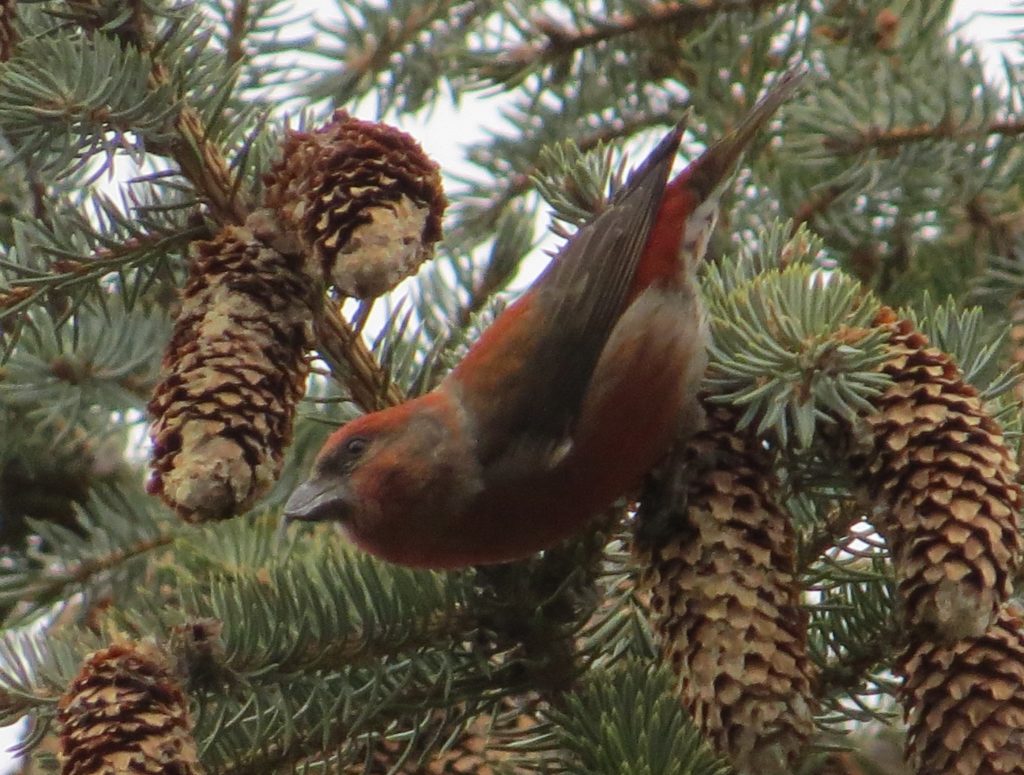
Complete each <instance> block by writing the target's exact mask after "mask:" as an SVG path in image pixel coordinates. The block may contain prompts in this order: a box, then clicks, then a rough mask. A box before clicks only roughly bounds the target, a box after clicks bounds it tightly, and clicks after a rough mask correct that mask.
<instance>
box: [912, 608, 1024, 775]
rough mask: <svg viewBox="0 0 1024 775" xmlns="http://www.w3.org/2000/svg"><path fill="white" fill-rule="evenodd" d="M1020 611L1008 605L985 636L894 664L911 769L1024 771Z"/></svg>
mask: <svg viewBox="0 0 1024 775" xmlns="http://www.w3.org/2000/svg"><path fill="white" fill-rule="evenodd" d="M1022 616H1024V611H1022V610H1021V608H1019V607H1018V606H1016V605H1010V606H1007V607H1006V608H1005V609H1003V610H1002V611H1001V612H1000V613H999V615H998V616H997V618H996V620H995V622H994V623H993V624H992V626H991V627H990V628H989V630H988V631H987V632H985V633H984V634H983V635H981V636H980V637H971V638H967V639H964V640H961V641H958V642H956V643H953V644H950V645H943V644H939V643H934V642H929V643H924V644H921V645H918V646H914V647H911V648H910V649H909V651H908V653H907V654H906V655H904V657H903V659H902V660H901V663H900V665H899V666H898V668H897V671H898V672H899V673H900V674H901V675H902V676H903V678H904V685H903V689H902V702H903V707H904V714H905V716H906V720H907V725H908V732H907V759H908V761H909V763H910V765H911V768H912V769H913V771H914V772H917V773H921V775H925V774H926V773H927V775H932V773H942V775H1011V773H1012V774H1013V775H1024V632H1022V628H1024V619H1022Z"/></svg>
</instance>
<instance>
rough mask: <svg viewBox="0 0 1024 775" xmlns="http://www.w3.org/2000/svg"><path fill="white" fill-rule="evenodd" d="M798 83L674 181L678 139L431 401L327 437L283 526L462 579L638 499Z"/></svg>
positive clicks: (687, 417)
mask: <svg viewBox="0 0 1024 775" xmlns="http://www.w3.org/2000/svg"><path fill="white" fill-rule="evenodd" d="M799 80H800V78H799V76H797V75H793V74H790V75H787V76H785V77H783V79H782V80H781V81H780V83H779V85H778V86H777V87H776V88H774V89H773V90H772V91H771V92H770V93H769V94H768V95H767V96H766V97H764V98H763V99H762V100H761V101H760V102H759V103H758V104H757V106H755V107H754V109H753V110H752V111H751V112H750V113H749V114H748V115H746V116H745V117H744V118H743V119H741V120H740V122H739V123H738V124H737V125H736V127H735V128H734V129H733V130H732V131H731V132H730V133H729V134H728V135H727V136H726V137H724V138H723V139H721V140H720V141H718V142H716V143H714V144H713V145H712V146H711V147H710V148H708V149H707V150H706V151H705V152H704V153H703V154H702V155H701V156H700V157H699V158H697V159H696V160H695V161H694V162H692V163H691V164H690V165H689V166H687V167H686V169H684V170H683V171H682V172H681V173H680V174H679V175H678V176H676V177H675V178H674V179H673V180H672V181H671V182H666V181H667V180H668V176H669V172H670V170H671V167H672V162H673V159H674V158H675V154H676V150H677V148H678V146H679V142H680V139H681V135H682V128H681V127H676V128H675V129H673V130H672V131H671V132H669V134H668V135H667V136H666V137H665V138H664V139H663V140H662V141H661V142H660V143H659V144H658V146H657V147H656V148H655V149H654V151H652V152H651V154H650V155H649V156H648V157H647V159H646V160H645V161H644V162H643V163H642V164H641V165H640V166H639V168H637V169H636V170H635V171H634V172H633V173H632V175H631V176H630V178H629V180H628V181H627V183H626V185H625V186H623V187H622V189H620V190H619V191H618V192H617V194H616V195H615V196H614V197H613V199H612V201H611V203H610V204H609V205H608V207H607V208H606V209H605V210H603V211H602V212H601V213H600V214H599V215H598V216H597V217H596V218H594V219H593V220H592V221H591V222H590V223H588V224H587V225H586V226H584V227H582V228H581V229H580V230H579V231H578V232H577V233H576V234H575V235H573V237H572V238H570V239H569V240H568V241H567V242H566V243H565V244H564V246H563V247H562V249H561V250H560V251H559V252H558V253H557V254H556V255H555V256H554V258H553V259H552V260H551V263H550V264H549V265H548V267H547V268H546V270H545V271H544V272H543V273H542V274H541V275H540V276H539V277H538V278H537V280H536V281H535V282H534V283H533V284H532V285H531V286H530V288H529V289H528V290H527V291H526V292H525V293H524V294H523V295H522V296H521V297H520V298H519V299H517V300H516V301H515V302H514V303H513V304H511V305H510V306H509V307H508V308H507V309H506V310H505V311H504V312H503V313H502V314H501V315H500V316H499V317H498V318H497V319H496V320H495V321H494V323H493V324H492V325H491V326H490V327H489V328H488V329H487V330H486V331H485V332H484V333H483V335H482V336H481V337H480V338H479V340H478V341H477V342H476V343H475V344H474V346H473V347H472V348H471V349H470V350H469V352H468V353H467V354H466V356H465V358H464V359H463V360H462V361H461V362H460V363H459V364H458V365H457V366H456V367H455V368H454V369H453V370H452V372H451V373H450V374H449V375H448V376H447V377H446V378H445V379H444V380H443V381H442V382H441V383H440V384H439V385H438V386H437V387H436V388H435V389H434V390H432V391H431V392H429V393H427V394H425V395H422V396H420V397H417V398H414V399H412V400H410V401H406V402H405V403H402V404H400V405H398V406H395V407H392V408H389V409H385V410H383V411H379V412H374V413H372V414H367V415H364V416H362V417H359V418H357V419H355V420H353V421H351V422H349V423H347V424H346V425H344V426H342V427H341V428H340V429H338V430H337V431H336V432H335V433H334V434H333V435H331V437H330V438H329V439H328V440H327V442H326V444H325V445H324V447H323V449H322V450H321V452H320V454H319V455H318V457H317V459H316V463H315V464H314V467H313V472H312V475H311V476H310V478H309V479H308V480H307V481H306V482H304V483H303V484H301V485H300V486H299V487H298V488H297V489H296V490H295V492H294V493H292V496H291V498H289V500H288V503H287V505H286V506H285V514H286V517H287V518H288V519H291V520H295V519H298V520H336V521H338V522H340V523H341V524H342V525H343V526H344V529H345V531H346V532H347V534H348V535H349V536H350V538H351V539H352V540H353V541H354V542H355V543H356V544H357V545H359V546H360V547H362V548H363V549H365V550H366V551H368V552H370V553H372V554H375V555H377V556H379V557H382V558H384V559H387V560H390V561H392V562H397V563H402V564H404V565H412V566H423V567H432V568H453V567H459V566H465V565H472V564H481V563H495V562H505V561H509V560H515V559H518V558H522V557H525V556H527V555H530V554H532V553H534V552H537V551H539V550H542V549H545V548H547V547H550V546H552V545H553V544H555V543H556V542H558V541H560V540H561V539H564V538H566V537H568V536H571V535H573V534H574V533H576V532H578V531H579V530H580V529H581V528H582V527H583V526H584V525H586V523H587V522H588V520H590V519H591V518H592V517H593V516H595V515H596V514H598V513H599V512H601V511H602V510H603V509H604V508H606V507H607V506H609V505H610V504H611V503H612V502H613V501H614V500H615V499H617V498H619V497H621V496H623V495H625V494H627V493H629V492H630V491H631V489H633V488H635V487H637V486H638V485H639V483H640V482H641V479H642V478H643V476H644V474H645V473H647V472H648V471H649V470H650V469H651V468H652V467H653V466H654V465H655V464H656V463H657V462H658V460H659V459H660V458H662V457H663V456H664V455H665V454H666V452H667V451H668V449H669V447H670V446H671V445H672V443H673V441H674V440H675V439H676V438H677V437H679V436H680V434H681V433H686V432H692V431H693V430H695V428H696V426H697V424H698V423H699V411H698V409H697V407H696V401H695V399H696V394H697V391H698V386H699V383H700V380H701V377H702V375H703V372H704V367H705V364H706V355H705V344H706V341H707V336H708V332H707V325H706V322H705V319H704V314H703V311H702V308H701V303H700V298H699V294H698V290H697V280H696V273H697V268H698V265H699V264H700V261H701V259H702V258H703V256H704V252H705V249H706V247H707V242H708V238H709V236H710V233H711V230H712V228H713V227H714V223H715V219H716V217H717V213H718V202H719V198H720V194H721V192H722V190H723V189H724V187H725V186H724V183H725V181H727V180H728V179H729V177H730V173H731V171H732V169H733V168H734V166H735V164H736V161H737V159H738V158H739V156H740V155H741V154H742V152H743V150H744V149H745V148H746V146H747V145H748V144H749V142H750V140H751V138H752V137H753V136H754V135H755V134H756V133H757V132H758V130H760V129H761V127H763V125H764V124H765V123H766V122H767V120H768V119H769V118H770V117H771V115H772V114H773V113H774V112H775V110H776V109H777V108H778V106H779V105H780V104H781V103H782V102H783V101H785V99H787V98H788V96H789V95H790V94H791V92H792V91H793V89H794V88H795V86H796V83H797V82H798V81H799Z"/></svg>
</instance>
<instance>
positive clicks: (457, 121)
mask: <svg viewBox="0 0 1024 775" xmlns="http://www.w3.org/2000/svg"><path fill="white" fill-rule="evenodd" d="M1012 5H1013V0H959V2H957V3H956V6H955V11H954V17H955V19H956V20H957V21H959V22H965V23H966V27H965V29H964V31H963V34H964V35H965V36H966V37H968V38H969V39H972V40H975V41H978V42H980V43H982V44H983V51H984V56H985V61H986V65H987V67H988V71H989V74H990V76H991V77H993V78H998V77H1000V72H1001V64H1000V61H1001V60H1000V57H1001V56H1003V55H1006V56H1007V57H1009V58H1010V59H1013V60H1020V59H1021V58H1022V56H1024V49H1022V46H1021V43H1020V42H1019V41H1020V34H1021V33H1020V31H1019V30H1016V29H1015V27H1016V26H1018V25H1017V21H1016V20H1007V19H1006V18H1005V17H1001V16H999V13H1000V12H1003V11H1006V10H1008V9H1010V8H1011V6H1012ZM295 6H296V9H302V8H303V7H305V8H309V9H310V12H313V10H314V9H315V10H316V13H317V14H318V15H321V14H323V13H324V12H325V8H327V7H329V6H333V4H331V3H325V2H322V1H321V0H298V1H297V2H296V3H295ZM1015 32H1017V33H1018V41H1017V42H1014V41H1010V40H1007V39H1008V38H1009V37H1010V36H1011V35H1013V34H1014V33H1015ZM498 125H500V117H499V116H498V115H497V113H496V111H495V108H494V105H493V103H492V104H490V105H489V104H488V101H487V100H485V99H480V98H477V97H473V96H470V97H467V98H464V99H463V100H462V102H461V104H460V107H459V109H458V111H456V110H455V109H454V108H453V107H452V105H451V104H450V102H448V101H444V100H441V101H439V104H438V106H437V107H436V108H434V109H433V110H432V111H430V112H429V115H427V112H424V114H422V115H421V116H419V117H412V118H410V117H405V118H403V119H402V120H401V122H400V126H401V128H402V129H404V130H406V131H408V132H410V133H411V134H412V135H413V136H414V137H416V138H417V139H418V140H419V141H420V142H421V143H422V144H423V146H424V148H425V149H426V151H427V153H428V154H429V155H430V156H431V157H432V158H433V159H434V160H436V161H437V162H438V164H440V166H441V169H443V170H451V171H454V172H456V173H459V172H461V171H465V170H467V169H468V166H467V164H466V163H465V161H464V158H463V152H462V149H463V148H464V147H466V146H467V145H470V144H472V143H473V142H475V141H478V140H481V139H483V138H484V137H485V131H484V130H485V128H488V127H496V126H498ZM19 729H20V725H14V726H13V727H7V728H2V727H0V775H7V773H10V772H13V771H14V769H16V764H17V763H16V760H15V759H14V757H13V756H12V755H11V754H10V753H8V751H7V749H8V747H9V746H10V745H12V744H13V743H15V742H16V741H17V739H18V732H19Z"/></svg>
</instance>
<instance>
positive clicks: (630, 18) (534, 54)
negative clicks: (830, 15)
mask: <svg viewBox="0 0 1024 775" xmlns="http://www.w3.org/2000/svg"><path fill="white" fill-rule="evenodd" d="M783 3H784V0H711V2H685V3H679V2H668V3H654V4H652V5H651V6H649V7H648V8H647V9H646V10H645V11H644V12H643V13H621V14H616V15H614V16H611V17H609V18H608V19H601V20H597V21H594V22H593V23H591V24H589V25H587V26H585V27H579V28H577V29H575V30H573V29H567V28H566V27H564V26H562V25H560V24H559V23H557V22H555V21H554V20H553V19H550V18H548V17H540V18H538V19H537V20H536V21H535V22H534V29H535V31H536V33H537V34H538V35H542V36H544V38H545V40H544V41H543V42H540V43H534V44H525V45H522V46H517V47H515V48H512V49H509V50H507V51H506V52H504V53H503V54H501V55H499V56H498V57H497V59H496V61H495V63H494V65H493V66H491V67H488V66H483V67H481V68H480V73H481V74H482V75H484V76H485V77H486V76H488V75H490V74H492V73H495V72H501V71H503V70H507V69H508V68H509V67H514V68H516V69H526V68H529V67H532V66H534V65H536V64H538V63H540V62H546V61H550V60H553V59H559V58H562V57H566V56H569V55H571V54H573V53H574V52H576V51H579V50H580V49H582V48H586V47H587V46H593V45H595V44H598V43H605V42H607V41H610V40H613V39H615V38H618V37H621V36H623V35H630V34H632V33H637V32H645V31H647V30H652V29H657V28H660V27H664V26H665V25H675V26H676V34H677V35H679V36H683V35H685V34H687V33H688V32H690V31H692V30H694V29H696V28H698V27H700V26H701V25H702V24H704V23H705V22H707V21H708V20H710V19H713V18H714V17H716V16H718V15H719V14H723V13H736V12H741V11H749V12H754V13H756V12H758V11H761V10H763V9H765V8H769V7H774V6H777V5H782V4H783Z"/></svg>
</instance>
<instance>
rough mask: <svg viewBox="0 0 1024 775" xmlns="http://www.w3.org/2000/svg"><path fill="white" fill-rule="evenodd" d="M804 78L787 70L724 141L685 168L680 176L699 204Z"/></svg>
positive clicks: (732, 166) (720, 141) (731, 167)
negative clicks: (684, 176)
mask: <svg viewBox="0 0 1024 775" xmlns="http://www.w3.org/2000/svg"><path fill="white" fill-rule="evenodd" d="M804 75H805V72H804V71H803V70H802V69H793V70H788V71H787V72H786V73H784V74H783V75H782V76H781V77H780V78H779V80H778V81H777V82H776V83H774V84H773V85H772V87H771V88H770V89H769V90H768V93H767V94H765V95H764V96H763V97H762V98H761V99H760V101H759V102H758V103H757V104H756V105H755V106H754V107H753V108H752V109H751V110H750V112H749V113H747V114H746V115H745V116H743V117H742V118H741V119H740V120H739V123H737V124H736V126H735V127H733V128H732V129H731V130H730V131H729V132H728V133H727V134H726V135H725V137H723V138H722V139H721V140H719V141H718V142H716V143H714V144H713V145H712V146H711V147H710V148H708V149H707V150H706V151H704V153H703V154H701V156H699V157H698V158H697V160H696V161H694V162H692V163H691V164H690V165H689V166H688V167H687V168H686V171H685V172H684V173H683V174H684V175H686V177H687V184H688V185H689V187H690V189H691V190H692V191H693V192H694V193H695V194H696V195H697V197H698V199H699V200H700V201H703V200H705V199H708V198H709V197H711V195H712V194H713V193H714V192H715V189H717V188H718V187H719V186H720V185H721V184H722V182H723V181H725V180H727V179H728V177H729V175H730V173H731V172H732V170H733V169H734V168H735V166H736V162H737V161H739V158H740V156H742V155H743V152H744V151H745V150H746V149H747V146H748V145H750V141H751V140H752V139H753V138H754V137H755V136H756V135H757V133H758V132H760V131H761V130H762V129H763V128H764V126H765V124H767V123H768V120H769V119H770V118H771V117H772V116H773V115H775V111H776V110H778V109H779V106H780V105H782V103H784V102H786V101H787V100H788V99H789V98H790V97H792V96H793V92H794V91H796V89H797V87H798V86H799V85H800V82H801V81H803V79H804Z"/></svg>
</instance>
